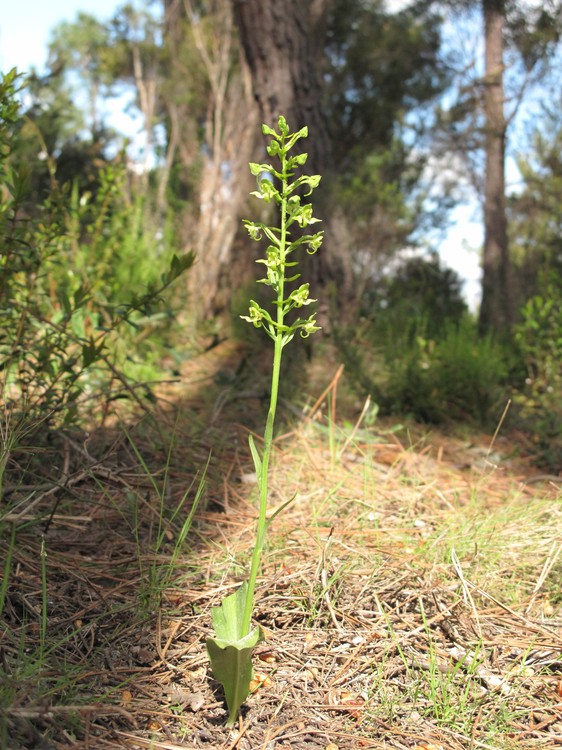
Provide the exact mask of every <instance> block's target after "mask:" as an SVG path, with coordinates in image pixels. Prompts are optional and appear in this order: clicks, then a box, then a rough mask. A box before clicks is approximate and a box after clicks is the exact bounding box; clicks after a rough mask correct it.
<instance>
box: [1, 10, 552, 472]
mask: <svg viewBox="0 0 562 750" xmlns="http://www.w3.org/2000/svg"><path fill="white" fill-rule="evenodd" d="M253 5H254V4H253V3H252V2H245V3H242V2H240V3H237V2H226V0H221V1H219V0H216V1H215V2H192V1H191V0H186V1H185V2H183V3H178V2H165V3H164V4H163V5H162V4H159V3H150V4H147V5H142V4H137V5H132V4H127V5H123V6H121V7H118V8H117V9H116V11H115V14H114V16H113V17H112V18H110V19H109V20H107V19H105V20H104V19H97V18H95V17H94V16H91V15H88V14H85V13H79V14H78V16H77V17H76V19H75V20H74V21H65V22H61V23H60V24H59V25H58V26H57V27H56V28H54V29H53V30H52V33H51V37H50V42H49V49H48V57H47V61H46V67H45V69H44V71H42V72H41V74H39V73H38V72H37V71H34V70H32V71H31V73H30V74H29V75H25V76H21V75H19V76H15V75H14V72H13V71H12V72H11V73H9V72H7V71H6V77H5V78H4V83H3V89H2V107H3V113H2V115H3V119H2V133H1V136H2V173H1V176H2V182H3V188H2V197H3V206H2V214H1V217H0V220H1V225H0V231H1V233H2V241H3V247H2V269H1V270H2V287H1V294H2V310H3V312H4V315H5V324H4V327H3V328H4V330H3V334H2V339H1V340H0V347H1V356H2V372H3V390H4V395H5V398H6V399H7V400H9V401H10V403H12V402H13V403H22V399H23V402H25V409H24V412H25V413H26V417H25V420H31V421H32V422H33V421H34V420H39V422H43V420H44V419H47V421H54V422H57V421H59V422H60V420H63V421H64V420H66V421H67V422H68V421H69V420H70V421H72V420H73V419H75V418H77V416H78V414H79V412H80V411H83V410H84V409H86V410H88V409H89V408H90V406H91V403H92V398H93V397H94V395H95V394H98V395H99V394H103V398H105V399H111V398H113V397H114V395H115V394H113V393H112V388H114V387H117V388H118V389H119V390H120V391H121V390H122V389H123V388H124V387H125V389H127V387H128V386H124V383H138V382H139V381H142V382H145V383H148V382H149V381H157V380H158V379H161V378H165V377H167V376H169V375H170V373H171V372H178V371H179V370H180V369H181V366H182V360H183V358H185V357H189V356H191V354H190V353H192V352H193V346H196V345H195V344H194V342H195V341H196V340H197V338H198V337H199V340H200V341H203V340H204V344H203V345H204V346H212V344H213V342H216V341H218V340H220V339H222V338H223V337H225V336H235V337H236V336H244V335H245V334H244V333H241V330H240V324H239V323H238V322H237V320H238V316H239V314H240V312H242V311H243V304H244V300H245V299H246V298H247V296H248V289H249V285H250V284H251V283H252V278H253V273H254V271H253V261H254V260H255V255H254V254H253V253H255V250H253V249H252V248H251V246H250V245H248V242H247V240H246V239H245V238H244V236H243V233H242V232H241V229H240V227H241V222H240V217H241V216H242V215H247V214H248V212H249V211H250V207H249V204H248V194H249V192H250V190H251V189H252V179H253V178H251V176H250V175H249V173H248V170H247V163H248V161H250V160H259V159H260V158H261V156H263V154H262V148H263V146H262V144H261V140H260V134H259V133H260V128H259V124H260V122H261V121H265V122H275V120H276V117H278V115H279V114H281V113H285V114H286V115H287V117H288V119H289V122H291V121H292V122H293V123H294V127H301V126H302V125H304V124H308V125H309V127H310V130H311V133H312V138H311V143H310V146H309V151H310V155H309V165H310V167H311V169H312V170H313V171H317V172H319V173H321V174H322V175H323V182H322V190H321V193H320V197H319V202H320V205H319V211H320V214H321V216H322V218H323V220H324V229H325V234H326V243H325V251H324V253H323V254H322V257H319V258H314V259H313V260H310V261H309V265H310V269H309V273H310V274H311V275H312V279H313V283H312V288H313V293H314V296H315V297H316V298H318V299H320V300H321V302H320V309H319V311H318V312H319V318H320V320H321V322H322V324H323V328H324V337H325V339H324V340H326V338H328V337H329V338H330V340H331V341H332V342H333V343H335V345H336V347H337V348H338V350H339V357H340V358H341V359H342V361H344V362H345V364H346V366H347V368H348V375H349V376H350V377H351V378H352V380H353V381H354V383H355V385H356V388H357V389H358V391H360V392H361V393H368V394H369V395H370V396H371V397H372V399H373V401H374V402H376V404H377V405H378V408H379V409H380V410H381V411H382V412H383V413H398V414H408V415H411V416H413V417H414V418H415V419H418V420H422V421H429V422H434V423H436V422H450V421H451V420H453V421H454V420H457V421H464V420H469V421H470V420H473V421H476V422H478V423H480V424H483V425H487V426H490V425H492V424H495V423H496V424H497V421H498V420H499V418H500V415H501V414H502V411H503V409H504V408H505V406H506V404H507V403H508V402H509V403H510V404H511V406H510V409H509V411H508V424H512V425H513V426H516V427H517V428H518V429H520V430H522V431H523V432H525V433H526V434H527V435H529V436H530V440H531V442H532V443H533V444H534V445H535V446H536V451H537V458H538V460H539V461H543V462H546V463H547V464H548V465H549V466H550V467H551V468H555V467H556V465H557V462H558V461H559V458H560V453H559V445H558V443H559V435H560V432H561V429H560V424H561V423H560V419H561V407H560V398H559V394H560V385H561V382H562V374H561V364H560V363H561V362H562V356H561V352H562V350H561V345H562V341H561V336H562V318H561V315H562V312H561V305H560V296H561V294H562V292H561V289H562V284H561V283H560V281H561V277H560V274H561V268H562V256H561V245H560V242H561V241H560V223H561V215H560V209H559V203H560V201H559V191H560V178H561V160H560V143H561V138H562V129H561V123H560V114H559V113H560V106H559V104H560V79H559V71H560V66H559V61H560V55H559V53H560V50H559V32H560V22H561V21H560V12H561V11H560V7H559V6H558V5H556V4H555V3H547V4H545V3H540V4H526V3H522V2H521V3H514V2H507V3H504V2H499V1H498V0H494V1H493V2H492V0H487V1H486V2H483V3H481V4H478V3H469V2H450V3H444V2H441V3H437V2H428V1H424V2H414V3H410V4H407V5H403V6H401V9H399V10H398V11H394V12H393V10H392V7H387V6H386V5H385V4H384V3H383V2H363V1H360V0H356V1H355V0H345V1H344V0H339V1H338V0H330V1H328V0H322V1H320V0H317V1H316V2H312V3H310V4H309V5H306V6H305V8H304V9H299V8H298V7H297V6H296V5H293V4H289V5H288V6H283V9H282V10H281V9H280V8H279V7H277V5H275V4H273V3H257V5H256V7H253ZM459 40H464V41H463V42H462V43H459ZM124 101H126V102H127V105H126V106H127V108H128V110H129V112H132V113H133V116H134V118H135V120H136V122H137V123H140V131H139V133H138V134H137V135H136V136H135V137H134V139H133V140H134V143H133V145H131V144H130V143H129V142H128V140H127V138H126V137H125V136H124V134H123V133H120V132H119V131H118V130H116V128H115V126H114V125H113V124H112V125H110V124H109V123H110V122H111V123H115V122H116V119H115V111H116V105H117V102H120V103H123V102H124ZM110 111H111V112H113V116H112V117H111V119H110V118H109V116H108V113H109V112H110ZM522 113H523V114H522ZM530 115H532V117H531V118H529V116H530ZM529 119H530V122H529ZM515 132H516V133H517V138H516V143H517V149H514V148H513V147H512V144H511V134H512V133H515ZM139 144H140V145H139ZM508 154H509V157H510V159H511V160H512V161H516V163H517V168H518V173H519V175H520V181H519V184H518V185H517V186H516V189H514V190H512V191H511V192H508V191H507V190H506V182H505V171H506V158H507V155H508ZM467 194H470V195H478V196H479V197H480V201H481V206H482V217H483V236H484V242H483V248H482V295H481V298H482V301H481V304H480V306H479V310H477V311H476V313H475V312H474V311H473V310H472V311H470V310H468V309H467V305H466V302H465V299H464V298H463V293H462V280H461V279H460V278H459V277H458V275H457V274H456V273H455V272H453V271H451V270H450V269H449V268H447V267H445V266H444V265H443V264H442V262H441V261H440V259H439V256H438V253H437V249H438V247H439V244H440V242H441V241H442V238H443V235H444V233H445V232H446V231H447V228H448V226H449V225H450V216H451V212H452V211H453V209H455V207H457V206H458V205H459V204H460V203H462V201H463V200H464V199H466V196H467ZM264 215H265V214H264ZM191 251H193V253H194V257H195V262H193V261H194V257H193V255H192V254H191ZM460 251H461V248H459V252H460ZM174 257H175V258H176V259H175V260H174ZM188 268H189V272H188V273H186V274H185V275H183V272H184V271H185V270H187V269H188ZM163 274H164V275H163ZM180 274H182V279H181V280H180V281H178V282H176V283H175V284H173V288H171V289H170V290H168V287H171V286H172V282H173V281H174V280H175V279H176V277H177V276H179V275H180ZM186 332H188V333H186ZM201 337H202V338H201ZM205 337H207V339H205ZM189 342H191V343H189ZM309 355H310V352H309ZM145 388H146V390H147V392H150V386H149V385H146V386H145ZM88 404H90V406H88ZM16 411H17V410H16ZM14 413H15V412H14ZM25 420H24V421H25ZM18 430H19V431H21V432H23V433H25V432H26V430H27V427H24V426H23V425H22V426H20V427H18Z"/></svg>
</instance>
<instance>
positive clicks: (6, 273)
mask: <svg viewBox="0 0 562 750" xmlns="http://www.w3.org/2000/svg"><path fill="white" fill-rule="evenodd" d="M18 85H19V78H18V76H17V74H16V72H15V71H11V72H10V73H9V74H7V75H6V76H3V77H2V78H1V79H0V194H1V198H2V200H1V203H0V315H1V316H2V323H3V325H2V329H1V331H0V393H1V394H2V397H3V399H4V401H5V403H7V404H8V405H9V407H10V414H11V415H12V417H13V415H14V414H17V415H18V419H20V418H21V419H23V420H26V421H27V422H28V423H31V424H41V423H44V422H45V421H46V420H51V421H52V420H55V421H61V420H69V419H72V418H73V416H74V414H75V411H76V404H77V400H78V398H79V396H80V395H81V394H83V393H84V392H86V393H89V394H91V393H92V392H93V391H94V390H95V389H100V388H101V390H102V392H103V389H104V386H105V385H106V384H107V383H108V382H109V381H110V380H111V378H114V377H115V373H116V372H118V371H121V369H120V368H123V366H124V365H126V364H127V359H126V358H127V357H128V356H130V353H131V351H134V350H135V349H138V347H137V339H138V337H139V332H142V328H143V327H148V326H152V325H154V323H153V321H154V319H155V318H154V313H155V312H159V313H160V314H162V305H161V302H162V296H161V295H162V292H164V290H166V289H167V288H168V287H169V286H170V284H171V283H172V282H173V281H174V279H175V278H177V276H179V274H180V273H182V272H183V271H184V270H186V269H187V268H188V267H189V266H190V265H191V263H192V262H193V256H192V255H191V254H187V255H185V256H183V257H181V258H178V257H176V256H175V255H173V254H172V253H171V251H170V250H169V248H164V249H162V248H158V247H156V242H155V237H154V236H152V237H151V236H149V235H147V234H146V231H145V230H146V227H143V225H142V222H141V221H140V210H141V207H140V206H139V205H138V204H136V203H135V202H133V201H130V200H127V198H126V191H125V189H124V188H125V181H126V171H125V167H124V166H123V165H122V164H119V163H116V164H114V165H107V166H105V167H104V169H102V170H101V172H100V181H99V187H98V190H97V192H96V194H95V196H94V197H92V196H91V195H89V194H88V193H80V192H79V191H78V189H77V188H76V187H74V188H73V187H72V186H68V185H63V186H59V185H58V183H57V181H56V178H55V173H54V169H53V170H51V178H52V179H51V188H50V192H49V194H48V196H47V197H46V198H45V200H44V201H43V202H42V203H41V204H40V205H38V206H33V211H30V210H29V207H28V206H27V205H26V196H27V183H28V180H27V174H26V169H25V165H21V164H18V159H17V154H14V153H13V148H14V143H16V142H17V141H16V139H14V138H13V135H14V132H15V131H16V130H17V128H18V125H19V117H20V115H19V106H18V102H17V93H18ZM155 261H156V262H155ZM164 264H165V265H164ZM158 266H162V267H164V268H165V267H167V268H168V270H167V271H166V272H165V273H163V274H160V273H159V272H158V271H157V270H156V269H157V268H158ZM12 423H13V422H12Z"/></svg>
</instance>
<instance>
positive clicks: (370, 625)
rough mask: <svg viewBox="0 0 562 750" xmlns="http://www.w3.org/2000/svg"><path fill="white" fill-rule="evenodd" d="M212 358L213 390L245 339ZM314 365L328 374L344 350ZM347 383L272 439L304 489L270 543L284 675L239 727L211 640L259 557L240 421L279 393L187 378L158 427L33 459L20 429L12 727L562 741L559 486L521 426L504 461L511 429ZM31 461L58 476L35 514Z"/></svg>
mask: <svg viewBox="0 0 562 750" xmlns="http://www.w3.org/2000/svg"><path fill="white" fill-rule="evenodd" d="M219 349H220V348H219ZM224 354H225V350H223V355H224ZM227 355H228V357H232V356H233V352H232V351H231V350H228V352H227ZM314 366H315V364H314V363H313V366H312V367H313V368H314ZM324 366H325V363H324ZM200 367H201V368H202V373H200V374H199V375H198V374H197V373H193V375H192V377H193V380H194V381H195V380H197V381H198V382H199V385H198V386H197V387H198V388H199V387H203V388H204V389H205V400H206V403H208V404H209V413H214V412H215V410H214V409H213V405H214V404H215V403H216V402H217V398H218V396H219V395H220V387H219V385H213V379H212V375H211V368H212V367H216V368H217V369H219V368H224V361H223V360H221V358H220V357H219V352H217V351H216V350H213V352H211V353H210V354H209V355H208V358H207V359H206V360H204V361H203V362H201V364H200ZM334 369H335V368H334ZM203 371H204V372H205V373H206V377H203ZM311 372H312V377H313V381H312V384H311V388H312V390H313V392H316V393H321V392H322V391H323V390H324V388H325V386H326V382H325V375H323V372H324V370H322V371H320V374H315V371H314V369H312V371H311ZM252 375H253V373H252ZM315 383H317V385H316V384H315ZM328 385H329V384H328ZM213 388H215V389H216V391H215V392H214V393H213V390H212V389H213ZM345 388H346V383H345V375H343V376H342V377H341V378H340V379H339V384H337V391H336V388H334V389H332V392H331V393H330V401H329V402H328V399H327V397H324V399H323V400H321V402H320V403H319V404H314V401H313V400H311V402H310V403H312V404H313V406H310V407H309V408H308V410H307V411H306V412H305V416H304V419H303V420H300V421H299V422H296V423H294V425H293V426H292V427H291V426H289V427H288V428H287V431H286V434H285V435H280V436H279V437H278V438H277V440H276V441H275V444H274V456H273V461H272V477H271V492H272V495H271V498H272V504H273V505H274V506H275V505H279V504H281V503H283V502H284V501H285V500H286V499H288V498H290V497H291V496H292V495H293V494H294V493H295V492H296V493H297V497H296V499H295V501H294V503H293V504H292V505H291V506H290V507H289V508H288V509H287V510H286V511H285V512H284V513H283V514H282V515H280V516H279V517H278V518H276V520H275V522H274V524H273V526H272V529H271V535H270V537H269V540H268V544H267V545H266V548H265V550H264V559H263V566H262V571H261V574H260V577H259V579H258V590H257V593H258V596H257V618H258V619H259V621H260V623H261V625H262V627H263V628H264V629H265V630H266V634H267V638H266V641H265V643H263V644H261V646H260V647H259V649H258V652H257V654H256V658H255V669H256V673H257V674H259V675H260V676H261V677H263V678H264V679H262V680H261V681H259V682H258V683H256V688H255V692H254V693H253V695H252V696H251V697H250V698H249V700H248V705H247V710H246V712H245V713H244V715H243V717H242V722H241V724H240V726H239V728H238V729H237V731H236V732H235V733H234V734H233V733H230V732H228V731H227V730H226V729H225V728H224V727H223V726H222V723H223V721H224V716H225V713H224V707H223V704H222V699H221V696H220V693H218V692H216V691H215V690H214V687H213V683H212V681H211V680H210V676H209V672H208V663H207V659H206V655H205V647H204V639H205V637H206V634H207V633H208V629H209V612H210V609H211V607H212V606H215V605H216V604H217V602H218V601H219V600H221V599H222V598H223V597H224V595H225V594H228V593H230V592H231V591H232V590H234V587H235V586H236V585H237V584H236V580H237V578H239V577H240V576H241V575H242V572H243V571H244V570H245V565H246V562H247V560H248V556H249V547H250V541H249V540H250V539H251V538H252V533H253V528H254V521H255V513H256V510H255V493H256V486H255V484H252V483H251V460H250V457H249V456H248V455H247V450H246V444H247V443H246V436H247V428H245V427H243V426H242V425H241V422H242V421H243V419H244V415H245V413H247V412H248V409H249V410H250V412H253V411H256V410H257V408H259V404H258V403H257V402H256V405H255V406H256V409H254V404H253V402H251V401H250V400H249V399H246V400H245V401H244V402H243V403H241V402H240V401H238V402H237V401H235V400H232V401H231V402H229V403H228V404H227V405H226V406H225V407H224V408H223V409H222V410H221V420H222V421H221V420H215V421H214V422H213V424H212V425H210V426H208V427H207V429H206V430H205V429H199V427H198V428H197V430H195V429H194V427H193V425H194V422H195V421H197V423H198V424H199V425H201V426H204V425H205V414H204V413H201V411H199V412H198V413H197V419H196V420H195V419H194V418H193V417H192V415H193V413H194V410H197V409H198V408H200V403H201V401H200V400H199V399H198V397H197V390H196V389H195V388H194V387H187V389H186V390H185V391H184V392H183V393H182V394H181V395H182V399H181V400H177V401H176V405H175V406H174V407H173V408H172V407H171V406H170V403H169V399H168V402H167V403H164V402H162V403H161V406H160V407H159V409H158V410H157V412H156V415H155V418H157V420H158V428H156V427H152V426H151V424H150V422H149V421H148V422H147V421H146V420H145V421H144V422H142V423H140V424H137V425H135V424H132V423H129V424H127V425H125V426H124V428H121V427H119V425H118V424H117V423H116V424H115V426H114V427H113V428H111V429H109V428H107V429H106V430H104V431H92V432H91V434H90V435H86V434H83V435H80V434H74V435H72V439H71V440H62V442H57V441H55V442H54V443H53V444H52V447H51V448H49V449H47V448H46V449H45V450H46V451H47V450H48V451H50V452H42V453H41V454H40V458H41V460H40V461H39V462H35V463H33V462H32V461H30V460H29V456H27V455H25V452H24V453H22V452H21V451H22V450H23V448H21V446H20V447H16V448H15V449H13V450H11V452H10V456H9V460H8V462H7V465H6V475H5V481H4V493H5V498H4V507H3V518H4V521H3V523H2V526H1V529H0V534H1V536H0V544H1V549H2V563H1V566H0V570H1V575H2V581H1V582H0V603H1V604H2V607H1V621H2V622H1V629H0V654H1V659H2V662H1V670H2V672H3V674H2V684H1V686H0V747H2V748H11V747H13V746H15V747H18V748H19V747H22V748H27V747H29V748H31V747H35V746H37V744H38V743H39V741H40V739H39V738H41V741H43V742H46V743H48V744H50V745H51V746H53V747H57V748H84V750H85V749H86V748H96V750H97V749H98V748H99V749H100V750H104V748H116V747H122V748H139V747H143V748H144V747H146V748H149V747H151V748H177V747H187V748H225V749H226V748H232V750H234V748H240V750H245V749H246V750H250V749H251V750H261V749H262V748H263V750H265V748H269V747H274V748H275V749H276V750H284V748H289V747H295V748H298V749H299V750H300V749H301V748H326V747H328V746H330V745H332V746H334V745H336V746H337V747H340V748H383V747H385V748H396V749H397V750H398V749H400V750H402V749H403V748H418V749H419V750H421V749H422V748H423V749H424V750H428V749H429V748H431V749H432V750H435V748H440V750H450V749H451V748H453V749H455V750H460V749H461V748H463V749H466V748H475V749H476V748H494V750H514V749H517V750H530V748H535V747H547V748H550V747H556V746H558V745H559V744H560V742H561V741H562V722H561V719H560V715H561V712H562V696H561V692H562V684H561V683H562V659H561V653H562V630H561V629H562V597H561V594H560V580H561V579H562V552H561V551H560V544H561V540H562V495H561V493H560V490H559V487H558V486H557V484H556V483H554V482H550V481H548V480H547V481H543V482H541V481H538V478H537V477H536V475H535V474H534V473H533V470H532V469H531V468H530V467H529V465H528V464H527V462H526V461H525V460H524V459H523V458H519V459H518V458H517V457H515V458H513V456H512V457H511V458H509V459H508V458H504V457H507V456H511V454H512V453H513V443H512V442H510V441H509V440H508V438H507V437H505V438H503V437H501V434H500V437H499V438H498V439H497V441H496V443H495V445H494V454H495V461H494V464H495V465H493V466H492V465H489V464H486V462H485V461H484V462H482V456H484V457H486V453H487V451H488V448H489V443H490V440H491V437H490V436H489V435H484V434H482V435H477V434H471V435H470V436H468V437H467V436H466V435H463V437H462V439H459V438H455V437H453V436H451V435H443V434H441V433H439V432H433V433H428V432H427V431H425V430H420V429H419V428H417V427H416V425H413V424H411V425H410V426H409V429H408V430H406V429H402V430H399V431H396V430H394V429H393V428H394V427H395V425H394V424H393V423H391V422H377V421H376V420H375V421H374V422H373V421H371V423H370V424H369V425H367V424H365V422H364V421H362V422H360V423H359V424H358V420H359V416H360V414H361V412H362V410H363V406H364V405H363V404H357V405H355V404H354V403H353V397H352V396H351V395H349V394H348V393H347V392H346V390H345ZM334 404H335V409H334ZM65 446H66V448H65ZM211 447H213V455H212V457H211V459H210V460H209V458H208V457H209V449H210V448H211ZM65 452H66V453H65ZM65 455H66V470H65V471H66V474H65V475H66V476H67V477H68V481H67V483H66V485H62V484H61V483H60V467H61V466H62V465H63V463H64V457H65ZM207 462H209V463H208V470H207V475H206V486H205V488H204V489H203V488H202V486H201V484H200V480H201V473H199V474H198V473H197V469H201V467H204V466H205V465H206V464H207ZM26 466H27V467H31V468H32V470H33V471H34V472H35V474H34V475H33V476H32V477H30V476H29V475H27V476H26V475H25V471H24V468H25V467H26ZM85 466H86V467H87V468H88V471H87V472H84V467H85ZM41 472H42V474H41ZM28 474H29V471H28ZM73 477H74V479H76V481H74V479H73ZM79 477H81V479H80V480H79V481H78V478H79ZM57 481H58V484H57ZM31 483H35V484H37V485H38V484H41V485H47V484H49V483H51V484H52V485H53V486H55V485H56V486H55V490H54V491H53V493H52V494H50V495H46V496H45V497H44V499H43V500H42V501H41V502H40V503H38V504H36V505H34V506H33V509H32V512H31V513H30V514H26V513H25V509H26V503H32V502H34V498H35V497H36V495H33V494H32V493H33V490H30V489H29V484H31ZM41 491H42V492H44V491H45V490H41ZM197 498H199V505H198V506H197V508H196V510H195V509H194V508H195V505H196V500H197ZM11 508H17V514H16V513H14V512H12V510H11ZM16 515H17V519H18V520H15V521H13V520H9V519H10V518H14V517H16ZM51 516H52V518H51ZM49 519H51V520H50V523H48V522H49ZM46 528H47V530H46V531H45V529H46ZM260 685H261V686H260ZM14 743H15V744H14Z"/></svg>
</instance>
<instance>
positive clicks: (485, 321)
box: [479, 0, 514, 335]
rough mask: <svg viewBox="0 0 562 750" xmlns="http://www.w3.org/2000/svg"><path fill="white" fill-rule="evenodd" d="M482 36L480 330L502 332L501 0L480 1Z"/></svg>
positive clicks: (505, 266)
mask: <svg viewBox="0 0 562 750" xmlns="http://www.w3.org/2000/svg"><path fill="white" fill-rule="evenodd" d="M482 9H483V16H484V36H485V56H486V61H485V66H486V67H485V74H484V117H485V155H486V174H485V187H484V254H483V255H484V257H483V276H482V304H481V306H480V319H479V326H480V329H481V331H482V332H485V331H494V332H496V333H498V334H502V335H505V334H507V333H509V329H510V328H511V325H512V324H513V317H514V316H513V302H512V293H513V289H512V279H511V263H510V258H509V246H508V237H507V220H506V207H505V144H506V120H505V114H504V90H503V72H504V61H503V57H504V51H503V32H504V24H505V3H504V0H482Z"/></svg>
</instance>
